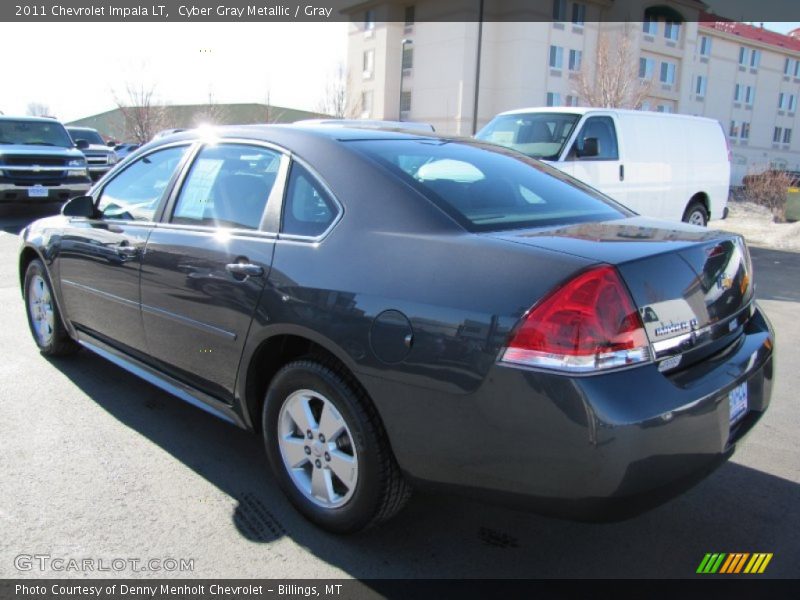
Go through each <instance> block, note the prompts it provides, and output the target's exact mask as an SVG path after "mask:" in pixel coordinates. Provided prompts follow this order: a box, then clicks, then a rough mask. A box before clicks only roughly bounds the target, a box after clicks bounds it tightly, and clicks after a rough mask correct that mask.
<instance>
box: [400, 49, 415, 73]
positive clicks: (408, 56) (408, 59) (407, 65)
mask: <svg viewBox="0 0 800 600" xmlns="http://www.w3.org/2000/svg"><path fill="white" fill-rule="evenodd" d="M395 64H396V63H395ZM413 66H414V48H412V47H409V46H403V69H411V68H412V67H413Z"/></svg>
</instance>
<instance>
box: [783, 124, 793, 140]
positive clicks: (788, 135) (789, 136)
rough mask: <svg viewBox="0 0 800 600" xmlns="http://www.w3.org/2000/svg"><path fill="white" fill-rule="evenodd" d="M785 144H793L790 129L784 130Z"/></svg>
mask: <svg viewBox="0 0 800 600" xmlns="http://www.w3.org/2000/svg"><path fill="white" fill-rule="evenodd" d="M783 143H784V144H791V143H792V130H791V129H789V128H788V127H787V128H786V129H784V130H783Z"/></svg>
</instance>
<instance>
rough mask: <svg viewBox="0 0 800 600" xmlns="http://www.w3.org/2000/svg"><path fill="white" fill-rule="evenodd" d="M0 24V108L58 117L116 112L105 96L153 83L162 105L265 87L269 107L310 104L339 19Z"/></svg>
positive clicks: (321, 85)
mask: <svg viewBox="0 0 800 600" xmlns="http://www.w3.org/2000/svg"><path fill="white" fill-rule="evenodd" d="M0 27H2V34H1V35H0V56H3V57H5V60H3V82H2V85H0V111H3V112H4V113H5V114H6V115H24V114H25V113H26V111H27V106H28V103H30V102H39V103H42V104H45V105H47V106H49V107H50V110H51V112H52V114H53V115H54V116H56V117H58V118H59V119H60V120H62V121H72V120H75V119H79V118H82V117H87V116H91V115H94V114H97V113H101V112H104V111H107V110H112V109H113V108H116V104H115V102H114V93H117V94H118V95H124V92H125V88H126V85H127V84H128V83H129V82H133V83H140V82H143V83H144V84H145V85H155V89H156V95H157V96H159V97H160V99H161V100H163V101H166V102H168V103H169V104H202V103H205V102H207V101H208V97H209V94H211V95H212V96H213V98H214V100H215V101H216V102H218V103H233V102H262V103H263V102H265V101H266V97H267V93H268V92H269V98H270V103H271V104H273V105H275V106H286V107H289V108H299V109H305V110H316V109H317V108H318V104H319V102H320V100H321V98H322V96H323V95H324V89H325V85H326V82H327V81H328V80H329V78H332V77H334V76H335V73H336V70H337V66H338V65H339V64H344V63H345V62H346V52H347V23H267V24H265V23H103V24H98V23H86V24H84V23H73V24H59V23H20V24H15V25H13V26H11V25H10V24H8V23H3V24H2V25H0ZM76 41H77V42H76ZM14 57H19V58H14ZM8 82H13V85H9V84H8Z"/></svg>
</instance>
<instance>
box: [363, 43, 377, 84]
mask: <svg viewBox="0 0 800 600" xmlns="http://www.w3.org/2000/svg"><path fill="white" fill-rule="evenodd" d="M363 66H364V72H363V73H362V75H363V77H364V79H371V78H372V74H373V73H374V72H375V50H365V51H364V65H363Z"/></svg>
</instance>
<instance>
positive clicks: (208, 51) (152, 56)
mask: <svg viewBox="0 0 800 600" xmlns="http://www.w3.org/2000/svg"><path fill="white" fill-rule="evenodd" d="M764 26H765V27H767V28H769V29H772V30H774V31H779V32H781V33H787V32H788V31H790V30H792V29H794V28H796V27H800V23H794V22H791V23H790V22H783V23H765V24H764ZM347 27H348V25H347V23H266V24H265V23H103V24H98V23H75V24H69V25H66V24H59V23H20V24H15V25H14V26H13V27H12V26H11V25H9V24H8V23H5V24H3V25H2V28H3V31H2V35H0V56H4V57H6V60H4V61H3V85H2V86H0V111H2V112H4V113H5V114H6V115H23V114H25V113H26V111H27V106H28V104H29V103H30V102H38V103H41V104H45V105H47V106H48V107H49V108H50V112H51V113H52V114H53V115H54V116H56V117H58V118H59V119H60V120H62V121H72V120H75V119H80V118H82V117H87V116H91V115H94V114H97V113H101V112H105V111H107V110H111V109H113V108H115V107H116V104H115V101H114V94H115V93H116V94H117V95H119V96H124V93H125V88H126V85H127V84H128V83H144V84H145V85H146V86H151V85H152V86H154V87H155V90H156V95H157V96H158V98H159V99H160V100H161V101H164V102H167V103H169V104H202V103H205V102H207V101H208V98H209V95H211V96H212V97H213V99H214V101H215V102H218V103H233V102H262V103H263V102H266V99H267V94H268V93H269V100H270V103H271V104H273V105H276V106H286V107H289V108H299V109H305V110H317V109H318V108H319V103H320V100H321V99H322V97H323V95H324V89H325V85H326V83H327V81H328V80H329V79H330V78H332V77H334V76H335V73H336V70H337V67H338V65H340V64H344V63H345V62H346V52H347ZM65 36H66V37H65ZM62 39H63V40H65V41H61V40H62ZM74 40H80V42H79V43H73V41H74ZM19 55H22V57H23V58H22V59H15V58H14V57H15V56H19ZM6 82H14V84H13V85H7V84H6Z"/></svg>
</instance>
